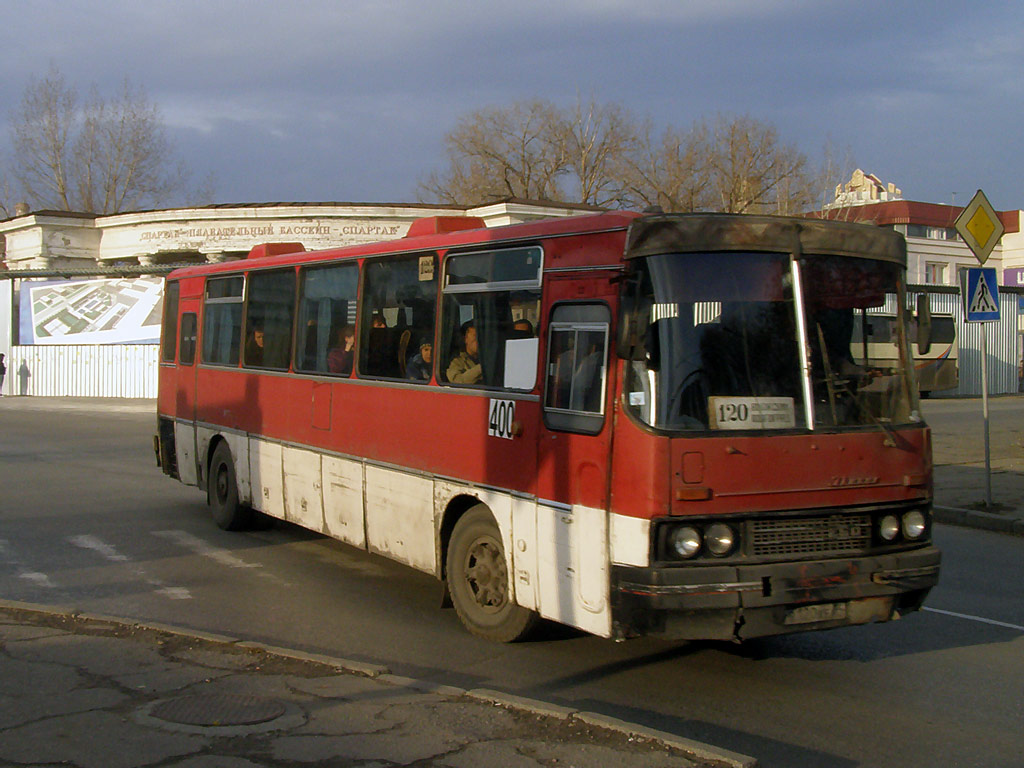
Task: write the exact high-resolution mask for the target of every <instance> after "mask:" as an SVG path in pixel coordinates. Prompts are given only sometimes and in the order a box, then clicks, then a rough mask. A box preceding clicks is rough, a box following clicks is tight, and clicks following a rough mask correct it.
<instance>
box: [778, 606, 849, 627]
mask: <svg viewBox="0 0 1024 768" xmlns="http://www.w3.org/2000/svg"><path fill="white" fill-rule="evenodd" d="M845 618H846V603H822V604H821V605H802V606H800V607H799V608H794V609H793V610H791V611H789V612H787V613H786V620H785V622H784V623H786V624H811V623H813V622H816V621H838V620H841V619H845Z"/></svg>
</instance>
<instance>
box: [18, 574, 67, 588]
mask: <svg viewBox="0 0 1024 768" xmlns="http://www.w3.org/2000/svg"><path fill="white" fill-rule="evenodd" d="M18 578H19V579H25V581H31V582H32V583H33V584H35V585H36V586H37V587H46V588H47V589H56V588H57V585H56V584H54V583H53V582H52V581H50V577H49V576H47V575H46V574H45V573H39V572H38V571H22V572H21V573H19V574H18Z"/></svg>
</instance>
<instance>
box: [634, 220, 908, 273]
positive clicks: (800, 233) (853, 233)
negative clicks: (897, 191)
mask: <svg viewBox="0 0 1024 768" xmlns="http://www.w3.org/2000/svg"><path fill="white" fill-rule="evenodd" d="M721 251H774V252H779V253H792V254H797V255H820V256H856V257H860V258H871V259H881V260H883V261H891V262H894V263H896V264H899V265H901V266H903V267H906V265H907V243H906V240H904V239H903V236H902V235H900V234H899V233H897V232H895V231H893V230H891V229H882V228H879V227H875V226H871V225H866V224H853V223H849V222H838V221H822V220H820V219H803V218H791V217H785V216H751V215H748V214H737V213H680V214H659V215H654V216H643V217H641V218H638V219H636V220H635V221H634V222H633V223H632V224H631V225H630V228H629V236H628V238H627V241H626V254H625V255H626V258H627V259H634V258H639V257H642V256H653V255H656V254H661V253H695V252H703V253H708V252H721Z"/></svg>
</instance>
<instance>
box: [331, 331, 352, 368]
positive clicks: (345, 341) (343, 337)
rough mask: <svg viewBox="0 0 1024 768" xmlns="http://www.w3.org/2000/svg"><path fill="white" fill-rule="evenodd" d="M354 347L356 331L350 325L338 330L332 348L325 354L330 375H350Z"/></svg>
mask: <svg viewBox="0 0 1024 768" xmlns="http://www.w3.org/2000/svg"><path fill="white" fill-rule="evenodd" d="M355 346H356V329H355V328H354V327H352V326H351V325H345V326H342V327H341V328H340V329H338V332H337V334H336V337H335V340H334V346H333V347H331V350H330V351H329V352H328V353H327V370H328V371H330V372H331V373H340V374H341V375H342V376H349V375H351V374H352V361H353V359H354V355H355Z"/></svg>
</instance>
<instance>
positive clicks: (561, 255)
mask: <svg viewBox="0 0 1024 768" xmlns="http://www.w3.org/2000/svg"><path fill="white" fill-rule="evenodd" d="M905 267H906V251H905V244H904V241H903V238H902V237H901V236H899V235H898V234H896V233H894V232H891V231H887V230H883V229H878V228H874V227H870V226H865V225H859V224H848V223H837V222H830V221H816V220H810V219H806V220H805V219H787V218H778V217H755V216H734V215H725V214H707V215H704V214H691V215H664V214H655V215H645V216H638V215H637V214H632V213H621V212H620V213H606V214H601V215H595V216H584V217H574V218H566V219H554V220H546V221H540V222H534V223H527V224H518V225H512V226H507V227H497V228H490V229H489V228H485V227H484V226H483V222H481V221H479V220H474V219H455V218H434V219H423V220H419V221H417V222H415V223H414V224H413V226H412V227H411V228H410V230H409V234H408V236H407V237H405V238H404V239H401V240H396V241H390V242H383V243H377V244H372V245H361V246H355V247H350V248H342V249H337V250H331V251H323V252H317V253H306V252H303V251H302V247H301V245H298V244H292V245H289V244H275V245H268V246H258V247H257V248H254V249H253V252H252V253H251V254H250V256H249V258H247V259H244V260H241V261H236V262H230V263H222V264H213V265H204V266H196V267H188V268H184V269H180V270H178V271H176V272H173V273H172V274H170V275H169V276H168V278H167V287H166V294H165V296H166V298H165V316H164V326H163V339H162V345H161V347H162V348H161V357H162V362H161V366H160V389H159V405H158V410H159V413H158V431H157V435H156V438H155V444H156V449H157V457H158V461H159V463H160V466H161V467H162V468H163V470H164V472H166V473H167V474H169V475H171V476H172V477H174V478H177V479H180V480H181V481H182V482H184V483H187V484H190V485H196V486H198V487H199V488H201V489H205V490H206V492H207V495H208V500H209V503H210V506H211V507H212V510H213V516H214V519H215V520H216V522H217V523H218V524H219V525H220V526H221V527H223V528H228V529H237V528H244V527H245V526H247V525H248V524H250V523H252V522H253V518H254V516H255V515H267V516H270V517H273V518H280V519H284V520H287V521H291V522H293V523H296V524H298V525H301V526H305V527H307V528H310V529H312V530H315V531H319V532H321V533H324V534H326V535H328V536H332V537H335V538H337V539H340V540H341V541H344V542H347V543H348V544H351V545H353V546H355V547H359V548H362V549H366V550H368V551H370V552H374V553H378V554H381V555H384V556H387V557H390V558H393V559H395V560H398V561H401V562H403V563H407V564H408V565H410V566H412V567H413V568H418V569H420V570H423V571H426V572H428V573H431V574H434V575H435V576H437V577H438V578H439V579H441V580H442V581H443V582H444V584H445V587H446V589H447V592H448V594H449V595H450V598H451V603H452V604H453V605H454V607H455V609H456V610H457V612H458V615H459V617H460V619H461V620H462V621H463V623H464V624H465V625H466V627H467V628H468V629H469V630H471V631H472V632H474V633H476V634H478V635H480V636H482V637H486V638H490V639H493V640H501V641H512V640H517V639H519V638H521V637H523V636H524V635H526V633H527V632H528V631H529V630H530V629H531V627H533V626H534V624H535V623H536V622H537V621H538V619H539V618H547V619H551V620H554V621H557V622H562V623H564V624H568V625H571V626H574V627H578V628H581V629H583V630H586V631H588V632H592V633H594V634H597V635H600V636H603V637H615V638H622V637H629V636H634V635H639V634H651V635H659V636H663V637H669V638H677V639H702V638H717V639H731V640H742V639H745V638H752V637H758V636H765V635H772V634H779V633H785V632H794V631H801V630H809V629H822V628H829V627H838V626H845V625H851V624H863V623H868V622H872V621H886V620H889V619H894V618H897V617H899V616H900V615H902V614H904V613H907V612H909V611H913V610H916V609H918V608H920V606H921V605H922V602H923V601H924V598H925V596H926V595H927V593H928V591H929V590H930V589H931V587H932V586H934V585H935V583H936V581H937V579H938V571H939V561H940V553H939V551H938V550H937V549H936V548H935V547H933V546H932V543H931V503H932V474H931V473H932V465H931V442H930V433H929V430H928V428H927V426H926V425H925V424H924V423H923V422H922V420H921V418H920V415H919V410H918V402H917V400H916V398H917V393H916V387H915V382H914V378H913V368H912V364H911V361H912V357H911V350H910V344H909V341H908V340H907V338H906V333H905V330H904V329H905V328H906V325H907V323H906V318H904V317H902V315H901V316H900V317H899V318H898V322H897V323H896V324H895V326H894V327H895V328H896V332H897V336H898V344H897V347H898V349H899V362H898V364H894V365H893V366H892V367H891V368H889V369H887V372H886V373H884V374H880V373H879V372H877V371H874V372H872V375H868V373H867V372H866V371H865V369H864V368H863V367H862V366H859V365H858V364H857V363H856V361H855V354H856V351H855V350H853V349H852V348H851V339H852V333H853V318H854V312H855V311H856V310H862V309H866V308H872V307H880V306H882V305H883V302H884V301H885V300H886V296H887V295H895V296H896V297H897V300H896V301H895V302H894V304H895V306H897V307H899V309H898V310H897V311H898V312H900V313H903V312H905V311H906V310H905V309H904V308H905V307H906V301H905V297H904V277H905V275H904V273H905Z"/></svg>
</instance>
